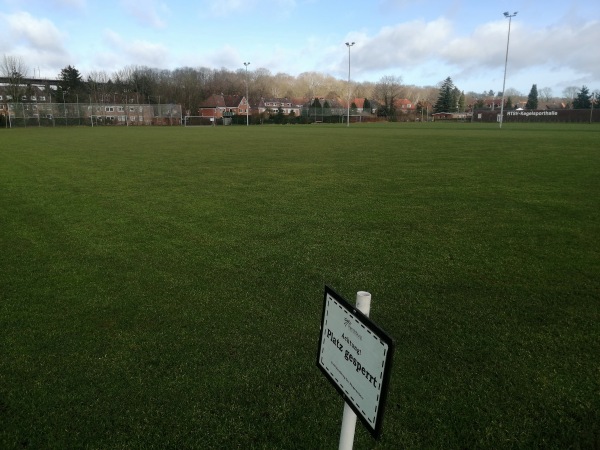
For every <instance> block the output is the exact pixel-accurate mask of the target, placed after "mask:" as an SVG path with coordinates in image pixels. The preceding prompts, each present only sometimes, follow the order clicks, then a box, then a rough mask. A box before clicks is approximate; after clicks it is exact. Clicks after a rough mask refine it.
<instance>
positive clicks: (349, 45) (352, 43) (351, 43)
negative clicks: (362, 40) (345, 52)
mask: <svg viewBox="0 0 600 450" xmlns="http://www.w3.org/2000/svg"><path fill="white" fill-rule="evenodd" d="M346 45H347V46H348V47H352V46H353V45H354V42H346Z"/></svg>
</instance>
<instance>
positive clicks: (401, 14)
mask: <svg viewBox="0 0 600 450" xmlns="http://www.w3.org/2000/svg"><path fill="white" fill-rule="evenodd" d="M504 11H510V12H514V11H518V15H517V16H516V17H514V18H513V19H512V22H511V34H510V49H509V60H508V72H507V81H506V87H507V88H514V89H517V90H518V91H520V92H523V93H524V94H527V93H528V92H529V90H530V89H531V86H532V84H534V83H535V84H537V86H538V90H539V89H541V88H543V87H550V88H551V89H552V92H553V94H554V95H556V96H558V95H561V93H562V91H563V90H564V88H565V87H567V86H577V87H581V86H582V85H586V86H588V87H589V88H590V89H592V90H595V89H600V53H598V50H597V45H598V43H599V42H600V2H599V1H596V0H545V1H540V0H511V1H505V0H443V1H441V0H368V1H365V0H361V1H355V0H345V1H341V0H339V1H338V0H196V1H191V0H179V1H162V0H144V1H138V0H28V1H23V0H0V23H2V24H3V39H1V40H0V57H1V56H2V55H7V56H18V57H21V58H22V59H23V61H24V63H25V65H26V66H27V67H28V68H29V72H30V73H29V75H33V74H34V72H35V75H36V76H37V75H38V74H40V75H41V76H42V77H55V76H56V75H57V74H58V73H59V72H60V69H62V68H64V67H66V66H67V65H72V66H75V67H76V68H77V69H78V70H79V71H80V72H81V73H82V74H83V75H84V76H86V74H88V73H90V72H92V71H105V72H106V73H108V74H109V75H112V73H114V72H115V71H117V70H119V69H122V68H124V67H126V66H132V65H133V66H138V65H141V66H149V67H155V68H160V69H174V68H177V67H186V66H187V67H201V66H202V67H209V68H215V69H220V68H225V69H228V70H238V69H243V67H244V66H243V62H245V61H246V62H248V61H249V62H250V63H251V64H250V66H249V70H253V69H257V68H265V69H268V70H269V71H270V72H271V73H272V74H276V73H279V72H283V73H287V74H290V75H294V76H295V75H298V74H300V73H302V72H310V71H317V72H322V73H326V74H329V75H332V76H334V77H336V78H342V79H346V78H347V76H348V49H347V47H346V46H345V45H344V43H345V42H347V41H354V42H356V44H355V45H354V47H352V49H351V72H352V79H353V80H358V81H373V82H377V81H378V80H379V79H380V78H381V77H382V76H385V75H393V76H398V77H401V78H402V80H403V82H404V83H405V84H414V85H417V86H427V85H431V86H435V85H436V84H437V83H439V82H440V81H442V80H444V79H445V78H446V77H448V76H450V77H452V79H453V81H454V84H455V85H456V86H457V87H459V88H460V89H462V90H465V91H475V92H482V91H484V90H485V91H487V90H490V89H493V90H495V91H500V90H501V89H502V78H503V74H504V57H505V52H506V43H507V35H508V19H506V18H505V17H504V16H503V12H504Z"/></svg>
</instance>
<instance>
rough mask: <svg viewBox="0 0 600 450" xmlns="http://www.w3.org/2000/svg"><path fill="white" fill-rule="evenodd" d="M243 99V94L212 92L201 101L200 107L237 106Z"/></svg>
mask: <svg viewBox="0 0 600 450" xmlns="http://www.w3.org/2000/svg"><path fill="white" fill-rule="evenodd" d="M243 99H244V96H243V95H223V94H213V95H211V96H210V97H208V98H207V99H206V100H204V101H202V103H201V104H200V108H237V107H238V106H240V104H241V103H242V100H243Z"/></svg>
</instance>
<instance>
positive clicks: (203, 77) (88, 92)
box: [0, 55, 594, 117]
mask: <svg viewBox="0 0 600 450" xmlns="http://www.w3.org/2000/svg"><path fill="white" fill-rule="evenodd" d="M0 74H1V75H2V76H3V77H4V78H7V79H9V83H8V84H9V86H8V87H7V89H8V90H9V94H10V95H12V97H13V98H16V99H18V98H20V95H21V94H22V92H21V91H22V90H23V89H24V87H23V80H24V79H25V78H27V76H28V68H27V66H26V65H25V64H24V63H23V60H22V59H21V58H20V57H14V56H7V55H4V58H3V59H2V61H1V64H0ZM57 81H58V89H57V91H56V92H55V94H54V95H56V96H57V97H58V99H60V100H59V101H64V102H69V103H72V102H75V101H90V102H94V103H107V102H111V101H115V99H116V98H117V97H121V98H122V97H125V98H129V99H135V102H137V103H149V104H161V103H163V104H164V103H175V104H180V105H182V108H183V111H184V112H185V113H189V114H195V113H196V112H197V110H198V107H199V106H200V105H201V104H202V101H203V100H205V99H206V98H208V97H209V96H210V95H212V94H221V93H222V94H225V95H245V94H246V92H248V97H249V100H250V104H251V105H256V104H258V102H259V100H260V99H261V98H302V99H315V98H317V99H318V98H322V99H343V100H345V101H347V100H349V101H350V102H351V101H352V99H354V98H364V99H367V100H370V101H371V102H370V103H372V104H373V105H376V107H377V113H378V114H379V115H382V116H388V117H394V116H395V114H396V112H397V111H396V101H397V100H398V99H403V98H406V99H409V100H410V101H411V102H412V103H413V104H414V105H417V110H421V109H425V108H427V109H428V111H436V112H442V111H443V112H454V111H464V110H465V108H473V107H477V106H479V107H483V106H484V105H483V99H485V98H489V97H501V96H502V93H501V92H498V93H497V94H495V92H494V91H493V90H489V91H486V92H483V93H476V92H472V91H471V92H467V93H465V92H464V91H461V90H460V89H458V88H457V87H456V86H454V84H453V82H452V80H451V78H450V77H448V78H446V79H445V80H444V81H441V82H440V83H439V84H438V85H437V86H424V87H422V86H414V85H405V84H403V82H402V77H400V76H390V75H388V76H383V77H382V78H381V79H380V80H379V81H378V82H370V81H363V82H353V83H351V85H350V86H349V85H348V82H347V81H346V80H341V79H337V78H335V77H333V76H331V75H327V74H322V73H319V72H304V73H301V74H299V75H297V76H291V75H288V74H286V73H277V74H273V73H271V72H270V71H269V70H268V69H265V68H257V69H255V70H245V69H244V68H240V69H238V70H236V71H231V70H228V69H225V68H221V69H213V68H208V67H196V68H194V67H182V68H177V69H173V70H167V69H157V68H151V67H147V66H136V65H130V66H126V67H124V68H123V69H120V70H118V71H116V72H114V73H112V74H109V73H107V72H106V71H101V70H100V71H92V72H90V73H89V74H87V77H85V78H84V77H83V75H82V74H81V73H80V71H79V70H78V69H76V68H75V67H74V66H71V65H69V66H67V67H65V68H63V69H62V70H61V71H60V73H59V74H57ZM535 86H536V85H534V87H535ZM584 88H585V86H584ZM585 89H587V88H585ZM563 94H564V99H565V101H566V102H568V103H569V104H570V105H572V106H573V107H579V106H580V105H582V104H583V105H585V104H586V103H585V99H584V96H585V95H588V98H589V100H590V101H592V97H593V95H594V94H590V93H589V91H588V92H587V94H582V92H581V91H578V88H575V87H570V88H567V89H565V90H564V92H563ZM531 95H532V93H531V92H530V97H531ZM538 95H539V97H541V98H542V100H543V101H546V102H549V101H550V100H551V99H552V96H551V95H552V90H551V89H550V88H542V89H541V90H540V92H539V94H538V92H537V87H536V92H535V98H536V99H537V98H538ZM580 95H581V96H583V97H581V98H580V99H579V100H577V99H578V98H579V97H580ZM505 99H506V101H507V105H505V106H507V107H511V106H512V104H511V103H512V102H515V101H517V100H521V99H524V96H523V95H522V94H521V93H520V92H518V91H516V90H514V89H507V91H506V93H505ZM529 100H530V99H528V102H529ZM311 101H313V100H311ZM581 102H583V103H581ZM528 105H530V103H528ZM535 106H536V107H537V104H536V105H535ZM588 107H589V106H588ZM533 109H534V108H533Z"/></svg>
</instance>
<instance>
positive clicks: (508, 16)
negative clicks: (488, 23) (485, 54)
mask: <svg viewBox="0 0 600 450" xmlns="http://www.w3.org/2000/svg"><path fill="white" fill-rule="evenodd" d="M516 15H517V11H515V12H514V13H512V14H509V13H508V11H507V12H505V13H504V17H506V18H508V37H507V38H506V56H505V58H504V80H503V81H502V104H501V105H500V120H498V122H499V123H500V128H502V121H503V120H504V90H505V89H506V67H507V66H508V45H509V44H510V23H511V21H512V18H513V17H515V16H516Z"/></svg>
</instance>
